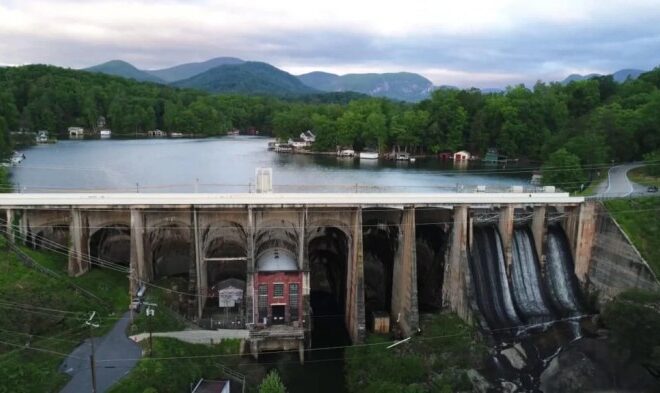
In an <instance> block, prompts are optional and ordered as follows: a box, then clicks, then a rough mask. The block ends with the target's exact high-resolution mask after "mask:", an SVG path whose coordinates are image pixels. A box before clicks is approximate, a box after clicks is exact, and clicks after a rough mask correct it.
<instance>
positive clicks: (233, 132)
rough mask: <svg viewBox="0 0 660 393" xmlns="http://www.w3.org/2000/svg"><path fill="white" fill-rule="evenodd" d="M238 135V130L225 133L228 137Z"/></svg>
mask: <svg viewBox="0 0 660 393" xmlns="http://www.w3.org/2000/svg"><path fill="white" fill-rule="evenodd" d="M238 134H239V131H238V130H231V131H227V135H230V136H237V135H238Z"/></svg>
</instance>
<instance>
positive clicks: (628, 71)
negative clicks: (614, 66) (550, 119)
mask: <svg viewBox="0 0 660 393" xmlns="http://www.w3.org/2000/svg"><path fill="white" fill-rule="evenodd" d="M644 72H646V71H644V70H638V69H634V68H625V69H623V70H619V71H617V72H615V73H613V74H612V79H614V81H615V82H618V83H623V82H625V81H626V79H628V78H630V79H637V77H638V76H640V75H641V74H643V73H644ZM597 76H603V75H602V74H587V75H580V74H571V75H569V76H567V77H566V79H564V80H563V81H561V83H562V84H563V85H567V84H569V83H571V82H575V81H582V80H587V79H591V78H595V77H597Z"/></svg>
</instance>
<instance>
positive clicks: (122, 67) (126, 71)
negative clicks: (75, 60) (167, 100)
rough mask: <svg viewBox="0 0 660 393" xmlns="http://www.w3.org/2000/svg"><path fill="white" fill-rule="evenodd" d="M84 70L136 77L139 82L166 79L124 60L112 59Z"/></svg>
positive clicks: (157, 81)
mask: <svg viewBox="0 0 660 393" xmlns="http://www.w3.org/2000/svg"><path fill="white" fill-rule="evenodd" d="M84 71H89V72H100V73H103V74H108V75H115V76H121V77H123V78H128V79H135V80H136V81H139V82H154V83H164V81H163V80H162V79H160V78H159V77H157V76H154V75H151V74H150V73H148V72H145V71H142V70H139V69H137V68H136V67H135V66H133V65H132V64H130V63H127V62H125V61H123V60H110V61H108V62H105V63H103V64H99V65H95V66H93V67H89V68H85V69H84Z"/></svg>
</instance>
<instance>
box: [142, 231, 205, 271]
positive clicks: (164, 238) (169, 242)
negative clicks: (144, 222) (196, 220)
mask: <svg viewBox="0 0 660 393" xmlns="http://www.w3.org/2000/svg"><path fill="white" fill-rule="evenodd" d="M192 238H193V236H192V228H190V226H188V225H187V224H185V223H183V222H176V221H173V220H170V221H167V223H166V224H162V225H159V226H154V227H150V228H149V232H148V235H147V239H148V244H149V251H150V253H149V254H150V256H151V258H150V262H151V264H150V265H151V272H152V277H153V278H155V279H157V278H159V277H169V276H189V275H190V269H191V264H192V266H194V265H195V257H194V252H193V247H192V243H193V242H192Z"/></svg>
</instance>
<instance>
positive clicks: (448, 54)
mask: <svg viewBox="0 0 660 393" xmlns="http://www.w3.org/2000/svg"><path fill="white" fill-rule="evenodd" d="M217 56H234V57H239V58H242V59H246V60H259V61H266V62H269V63H271V64H273V65H275V66H277V67H280V68H282V69H284V70H286V71H289V72H291V73H294V74H298V73H303V72H308V71H313V70H323V71H329V72H335V73H340V74H343V73H350V72H392V71H411V72H418V73H420V74H422V75H424V76H426V77H427V78H429V79H431V80H432V81H433V82H434V83H435V84H437V85H442V84H448V85H456V86H460V87H469V86H476V87H499V86H506V85H508V84H514V83H527V84H529V83H533V82H534V81H536V80H538V79H542V80H560V79H563V78H564V77H565V76H567V75H568V74H571V73H582V74H583V73H590V72H597V73H611V72H613V71H616V70H618V69H621V68H641V69H651V68H653V67H655V66H658V65H660V2H659V0H624V1H618V0H598V1H591V0H589V1H585V0H572V1H564V0H548V1H535V0H520V1H518V0H452V1H440V0H429V1H426V0H403V1H401V0H398V1H395V0H378V1H362V0H330V1H314V0H307V1H299V0H256V1H250V0H231V1H230V0H187V1H186V0H158V1H111V0H107V1H95V0H89V1H85V0H51V1H40V0H0V64H5V65H14V64H26V63H49V64H55V65H59V66H66V67H73V68H82V67H87V66H91V65H94V64H98V63H101V62H104V61H108V60H112V59H122V60H126V61H128V62H130V63H132V64H134V65H136V66H137V67H138V68H146V69H152V68H160V67H167V66H171V65H175V64H179V63H185V62H191V61H201V60H206V59H209V58H211V57H217Z"/></svg>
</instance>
